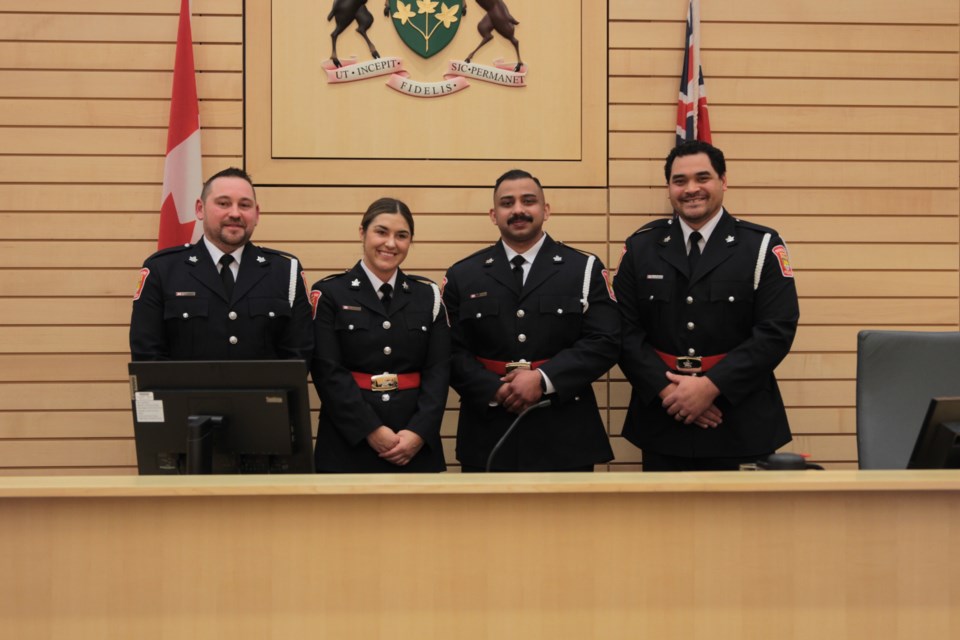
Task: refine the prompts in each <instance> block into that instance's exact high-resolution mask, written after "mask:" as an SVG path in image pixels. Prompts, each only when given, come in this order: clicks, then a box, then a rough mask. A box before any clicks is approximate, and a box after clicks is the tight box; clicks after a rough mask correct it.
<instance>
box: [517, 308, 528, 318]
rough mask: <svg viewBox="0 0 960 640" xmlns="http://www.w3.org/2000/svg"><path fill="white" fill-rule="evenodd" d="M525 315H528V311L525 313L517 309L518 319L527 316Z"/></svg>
mask: <svg viewBox="0 0 960 640" xmlns="http://www.w3.org/2000/svg"><path fill="white" fill-rule="evenodd" d="M525 315H527V313H526V311H524V310H523V309H517V317H518V318H522V317H523V316H525Z"/></svg>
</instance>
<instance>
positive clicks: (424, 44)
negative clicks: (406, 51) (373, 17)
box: [387, 0, 463, 58]
mask: <svg viewBox="0 0 960 640" xmlns="http://www.w3.org/2000/svg"><path fill="white" fill-rule="evenodd" d="M387 10H388V12H389V14H390V19H391V20H393V26H394V27H396V28H397V33H398V34H399V35H400V39H401V40H403V41H404V42H405V43H406V45H407V46H408V47H410V49H411V50H412V51H413V52H414V53H416V54H417V55H419V56H421V57H423V58H429V57H430V56H432V55H435V54H437V53H440V52H441V51H443V49H444V48H445V47H446V46H447V45H448V44H450V42H451V41H452V40H453V36H454V35H456V33H457V29H459V28H460V16H461V12H462V11H463V4H462V2H457V1H456V0H454V1H453V2H451V3H450V4H447V3H445V2H435V1H434V0H410V1H409V2H403V0H388V9H387Z"/></svg>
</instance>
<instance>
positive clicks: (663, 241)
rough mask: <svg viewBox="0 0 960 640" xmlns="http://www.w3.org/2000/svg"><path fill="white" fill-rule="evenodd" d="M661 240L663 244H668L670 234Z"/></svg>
mask: <svg viewBox="0 0 960 640" xmlns="http://www.w3.org/2000/svg"><path fill="white" fill-rule="evenodd" d="M660 242H662V243H663V244H667V243H668V242H670V236H665V237H664V238H663V240H661V241H660Z"/></svg>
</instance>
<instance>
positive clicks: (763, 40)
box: [610, 5, 960, 66]
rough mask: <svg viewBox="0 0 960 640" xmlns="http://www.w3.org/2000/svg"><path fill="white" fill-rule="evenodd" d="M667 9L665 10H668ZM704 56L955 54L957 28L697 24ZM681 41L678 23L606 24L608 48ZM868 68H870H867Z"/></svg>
mask: <svg viewBox="0 0 960 640" xmlns="http://www.w3.org/2000/svg"><path fill="white" fill-rule="evenodd" d="M668 6H669V5H668ZM701 34H702V40H703V48H704V51H706V52H707V54H706V55H707V56H708V57H709V58H710V60H709V62H710V63H712V62H713V60H712V57H713V55H714V53H715V52H719V51H720V50H723V49H734V50H737V51H781V52H783V51H831V52H833V51H847V52H861V51H874V52H879V51H883V52H897V53H899V52H903V51H911V52H914V51H938V52H948V53H955V52H956V51H957V47H958V45H957V43H958V36H960V30H958V29H957V27H956V25H936V24H926V25H913V26H911V27H910V28H909V29H904V28H903V27H902V26H901V25H889V24H823V23H820V24H813V23H795V24H786V23H776V22H774V23H770V22H752V21H750V22H705V21H702V22H701ZM682 39H683V22H682V20H681V21H680V22H679V23H673V24H670V25H665V24H663V23H661V22H657V21H640V22H625V21H624V22H620V21H611V23H610V48H611V49H612V50H616V49H633V48H649V49H653V50H656V49H671V50H674V49H676V47H677V40H681V41H682ZM871 66H872V65H871Z"/></svg>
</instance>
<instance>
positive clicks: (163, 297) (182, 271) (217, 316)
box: [130, 167, 313, 360]
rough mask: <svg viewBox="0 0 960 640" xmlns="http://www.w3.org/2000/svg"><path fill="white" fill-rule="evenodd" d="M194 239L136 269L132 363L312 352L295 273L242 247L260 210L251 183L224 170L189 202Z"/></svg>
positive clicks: (283, 262)
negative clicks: (198, 225) (198, 230)
mask: <svg viewBox="0 0 960 640" xmlns="http://www.w3.org/2000/svg"><path fill="white" fill-rule="evenodd" d="M196 216H197V218H198V219H200V220H201V221H202V222H203V238H202V239H201V240H200V242H197V243H196V244H193V245H189V244H187V245H181V246H177V247H171V248H169V249H163V250H161V251H158V252H157V253H155V254H153V255H152V256H150V257H149V258H147V260H146V261H145V262H144V263H143V268H142V269H141V270H140V280H139V286H138V287H137V291H136V293H135V294H134V298H133V314H132V317H131V320H130V352H131V355H132V357H133V359H134V360H263V359H271V360H272V359H304V360H308V359H309V357H310V354H311V352H312V351H313V332H312V330H311V326H310V316H311V307H310V303H309V302H308V300H307V293H306V288H305V284H304V281H303V267H302V265H301V264H300V262H299V260H297V259H296V258H295V257H294V256H292V255H290V254H288V253H283V252H281V251H276V250H274V249H267V248H266V247H260V246H256V245H254V244H253V243H252V242H250V237H251V236H252V235H253V230H254V229H255V228H256V226H257V222H259V220H260V206H259V205H258V204H257V194H256V192H255V191H254V188H253V183H252V182H251V181H250V176H248V175H247V173H246V172H245V171H243V170H242V169H237V168H233V167H231V168H229V169H224V170H223V171H220V172H219V173H217V174H215V175H214V176H212V177H211V178H210V179H209V180H207V182H206V183H204V185H203V190H202V192H201V194H200V198H199V199H198V200H197V202H196Z"/></svg>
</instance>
